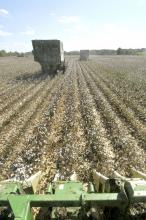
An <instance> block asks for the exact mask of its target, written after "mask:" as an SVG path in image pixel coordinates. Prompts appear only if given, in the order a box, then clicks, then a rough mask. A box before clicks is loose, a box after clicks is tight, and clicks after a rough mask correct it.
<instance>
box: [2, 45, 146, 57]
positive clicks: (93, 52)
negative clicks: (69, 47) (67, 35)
mask: <svg viewBox="0 0 146 220" xmlns="http://www.w3.org/2000/svg"><path fill="white" fill-rule="evenodd" d="M79 54H80V51H69V52H67V51H65V55H79ZM145 54H146V48H141V49H131V48H129V49H122V48H120V47H119V48H118V49H117V50H110V49H102V50H90V55H145ZM29 55H32V52H26V53H20V52H17V51H15V52H11V51H10V52H6V51H5V50H0V57H5V56H17V57H24V56H29Z"/></svg>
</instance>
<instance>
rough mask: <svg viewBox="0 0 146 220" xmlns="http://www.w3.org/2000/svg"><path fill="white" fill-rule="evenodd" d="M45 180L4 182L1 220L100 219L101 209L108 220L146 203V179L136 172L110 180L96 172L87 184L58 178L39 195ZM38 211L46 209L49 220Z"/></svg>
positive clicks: (0, 194) (0, 190)
mask: <svg viewBox="0 0 146 220" xmlns="http://www.w3.org/2000/svg"><path fill="white" fill-rule="evenodd" d="M41 176H42V174H41V172H38V173H36V174H35V175H34V176H32V177H30V178H29V179H27V180H26V181H23V182H21V181H14V180H6V181H2V182H0V206H1V207H0V219H15V220H33V219H68V220H69V219H98V217H97V216H98V214H97V213H98V211H99V209H102V210H103V212H104V213H105V215H106V216H107V215H110V213H116V214H114V215H118V214H120V213H122V214H123V215H124V213H126V212H127V210H128V208H129V207H130V206H131V205H136V204H143V205H145V203H146V175H145V174H143V173H141V172H139V171H136V170H133V177H132V178H126V177H124V176H121V175H120V174H119V173H117V172H114V174H113V178H107V177H105V176H104V175H102V174H100V173H98V172H96V171H95V170H93V175H92V182H89V183H87V184H83V183H81V182H80V181H78V180H76V178H75V177H74V178H70V180H67V181H62V180H59V177H57V178H55V179H54V180H53V181H52V182H51V183H48V187H47V190H46V193H45V194H39V193H37V191H38V186H39V182H40V179H41V178H43V177H41ZM35 207H38V208H35ZM37 209H39V210H42V209H45V210H46V213H47V217H40V218H39V217H37V215H36V214H35V210H37ZM40 216H41V215H40ZM106 219H108V218H106ZM111 219H114V218H111ZM115 219H118V218H115ZM121 219H125V218H121Z"/></svg>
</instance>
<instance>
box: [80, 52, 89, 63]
mask: <svg viewBox="0 0 146 220" xmlns="http://www.w3.org/2000/svg"><path fill="white" fill-rule="evenodd" d="M88 59H89V50H80V60H85V61H87V60H88Z"/></svg>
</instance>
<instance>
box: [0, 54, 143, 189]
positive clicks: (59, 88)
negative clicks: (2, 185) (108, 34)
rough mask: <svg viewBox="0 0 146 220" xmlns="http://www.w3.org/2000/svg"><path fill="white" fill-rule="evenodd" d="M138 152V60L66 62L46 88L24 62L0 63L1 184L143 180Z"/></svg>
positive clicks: (38, 74)
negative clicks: (94, 176) (38, 175)
mask: <svg viewBox="0 0 146 220" xmlns="http://www.w3.org/2000/svg"><path fill="white" fill-rule="evenodd" d="M145 150H146V58H145V57H132V56H131V57H130V56H115V57H114V56H99V57H93V58H92V59H90V61H87V62H83V61H82V62H81V61H78V57H76V58H69V57H68V58H67V69H66V72H65V74H64V75H62V74H58V75H56V76H55V77H54V78H53V79H52V80H50V78H49V77H48V76H47V75H43V74H41V70H40V66H39V64H37V63H35V62H34V61H33V58H31V57H30V58H15V57H13V58H0V155H1V157H0V168H1V169H0V170H1V179H6V178H13V177H16V178H17V179H24V178H27V177H29V176H30V175H32V174H34V173H35V172H36V171H39V170H41V171H42V172H43V181H42V188H44V186H45V185H46V183H47V181H50V180H52V179H53V178H54V175H55V173H56V172H57V170H59V172H60V174H61V178H62V179H67V178H68V177H69V176H70V175H71V174H72V173H73V172H74V171H75V172H76V173H77V174H78V176H79V179H80V180H82V181H88V180H90V178H91V171H92V169H93V168H95V169H96V170H97V171H99V172H101V173H103V174H105V175H107V176H112V173H113V170H117V171H119V172H120V173H121V174H124V175H127V176H130V175H131V168H132V167H134V168H136V169H138V170H140V171H144V172H145V170H146V169H145V162H146V161H145V156H146V155H145Z"/></svg>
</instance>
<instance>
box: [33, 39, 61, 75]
mask: <svg viewBox="0 0 146 220" xmlns="http://www.w3.org/2000/svg"><path fill="white" fill-rule="evenodd" d="M32 45H33V55H34V60H35V61H37V62H39V63H40V65H41V67H42V72H43V73H48V74H49V75H54V74H56V73H57V70H63V72H64V71H65V59H64V50H63V43H62V42H61V41H60V40H32Z"/></svg>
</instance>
